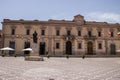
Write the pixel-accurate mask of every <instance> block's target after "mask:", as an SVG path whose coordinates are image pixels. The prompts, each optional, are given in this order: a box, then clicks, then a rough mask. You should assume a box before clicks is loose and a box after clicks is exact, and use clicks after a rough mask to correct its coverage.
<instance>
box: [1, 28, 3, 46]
mask: <svg viewBox="0 0 120 80" xmlns="http://www.w3.org/2000/svg"><path fill="white" fill-rule="evenodd" d="M2 47H3V38H2V30H0V48H2Z"/></svg>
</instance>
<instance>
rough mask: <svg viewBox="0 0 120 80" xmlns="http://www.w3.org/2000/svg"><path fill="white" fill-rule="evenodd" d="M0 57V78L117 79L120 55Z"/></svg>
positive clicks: (47, 79) (12, 79) (46, 79)
mask: <svg viewBox="0 0 120 80" xmlns="http://www.w3.org/2000/svg"><path fill="white" fill-rule="evenodd" d="M44 59H45V61H24V57H16V58H15V57H0V80H120V58H85V59H81V58H70V59H66V58H50V59H47V58H44Z"/></svg>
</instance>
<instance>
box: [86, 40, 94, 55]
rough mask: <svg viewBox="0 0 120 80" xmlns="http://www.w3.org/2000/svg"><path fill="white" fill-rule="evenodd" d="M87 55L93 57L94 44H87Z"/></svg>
mask: <svg viewBox="0 0 120 80" xmlns="http://www.w3.org/2000/svg"><path fill="white" fill-rule="evenodd" d="M87 55H93V43H92V42H88V43H87Z"/></svg>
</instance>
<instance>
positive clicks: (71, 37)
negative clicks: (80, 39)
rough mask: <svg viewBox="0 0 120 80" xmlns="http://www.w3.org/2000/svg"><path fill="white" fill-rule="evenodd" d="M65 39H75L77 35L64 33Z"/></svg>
mask: <svg viewBox="0 0 120 80" xmlns="http://www.w3.org/2000/svg"><path fill="white" fill-rule="evenodd" d="M62 37H63V39H64V40H74V39H75V38H76V36H75V35H63V36H62Z"/></svg>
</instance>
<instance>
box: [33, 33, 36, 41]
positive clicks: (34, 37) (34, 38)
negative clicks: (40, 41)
mask: <svg viewBox="0 0 120 80" xmlns="http://www.w3.org/2000/svg"><path fill="white" fill-rule="evenodd" d="M33 42H34V43H37V32H36V31H35V32H34V33H33Z"/></svg>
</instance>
